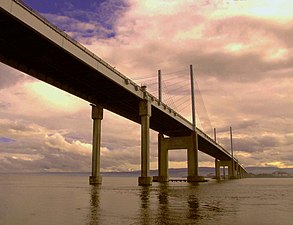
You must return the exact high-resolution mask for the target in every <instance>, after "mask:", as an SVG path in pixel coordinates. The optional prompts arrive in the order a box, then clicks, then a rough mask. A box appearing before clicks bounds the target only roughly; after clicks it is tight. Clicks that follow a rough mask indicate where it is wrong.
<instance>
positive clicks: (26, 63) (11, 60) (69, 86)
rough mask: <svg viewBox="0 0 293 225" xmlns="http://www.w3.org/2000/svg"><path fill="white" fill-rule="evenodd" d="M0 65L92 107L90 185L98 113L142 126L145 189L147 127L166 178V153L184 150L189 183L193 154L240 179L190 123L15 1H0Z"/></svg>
mask: <svg viewBox="0 0 293 225" xmlns="http://www.w3.org/2000/svg"><path fill="white" fill-rule="evenodd" d="M0 7H1V8H0V27H1V33H0V61H1V62H2V63H4V64H6V65H9V66H11V67H13V68H15V69H18V70H20V71H22V72H24V73H26V74H28V75H30V76H33V77H35V78H37V79H39V80H42V81H44V82H46V83H49V84H51V85H53V86H55V87H57V88H60V89H62V90H65V91H67V92H69V93H71V94H73V95H75V96H78V97H80V98H82V99H84V100H86V101H88V102H90V103H91V105H92V119H93V123H94V125H93V127H94V129H93V152H92V176H91V177H90V183H91V184H95V183H101V177H100V143H101V121H102V119H103V109H106V110H109V111H111V112H113V113H116V114H118V115H120V116H123V117H125V118H127V119H129V120H131V121H134V122H136V123H139V124H141V176H140V177H139V185H150V184H151V183H152V177H150V175H149V165H150V161H149V160H150V156H149V129H153V130H155V131H157V132H158V133H159V134H158V158H159V168H158V169H159V172H158V173H159V174H158V176H156V177H154V180H156V181H160V182H166V181H167V180H168V150H171V149H187V161H188V179H187V180H188V181H189V182H198V181H202V180H203V177H201V176H199V174H198V156H197V155H198V152H197V151H198V150H200V151H202V152H204V153H206V154H208V155H210V156H212V157H214V158H215V168H216V176H217V177H219V176H220V167H221V166H223V167H225V166H227V167H228V168H229V177H231V178H232V177H244V176H245V175H246V174H247V171H246V170H245V168H244V166H243V165H241V164H240V163H238V161H237V160H236V159H234V158H233V157H232V155H231V154H230V153H229V152H228V151H226V150H225V149H224V148H223V147H222V146H220V145H219V144H217V143H216V142H215V141H214V140H212V139H211V138H210V137H209V136H207V135H206V134H205V133H204V132H202V131H201V130H199V129H198V128H196V129H194V128H193V124H192V123H190V122H189V121H188V120H186V119H185V118H183V117H182V116H181V115H180V114H179V113H177V112H176V111H174V110H173V109H172V108H170V107H169V106H168V105H166V104H164V103H163V102H161V101H160V100H159V99H158V98H156V97H155V96H153V95H151V94H150V93H148V92H147V90H146V89H145V88H144V87H142V86H139V85H137V84H136V83H135V82H133V81H132V80H130V79H129V78H128V77H126V76H124V75H123V74H121V73H120V72H119V71H117V70H116V69H115V68H114V67H112V66H110V65H109V64H108V63H106V62H105V61H103V60H102V59H101V58H99V57H98V56H96V55H95V54H93V53H92V52H90V51H89V50H87V49H86V48H85V47H84V46H82V45H81V44H79V43H78V42H76V41H75V40H73V39H72V38H71V37H69V36H68V35H67V34H66V33H64V32H63V31H61V30H59V29H58V28H57V27H56V26H54V25H52V24H50V23H49V22H48V21H47V20H46V19H44V18H43V17H42V16H40V15H39V14H38V13H36V12H34V11H33V10H32V9H30V8H29V7H27V6H25V5H24V4H23V3H22V2H21V1H18V0H1V1H0Z"/></svg>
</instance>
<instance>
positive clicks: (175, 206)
mask: <svg viewBox="0 0 293 225" xmlns="http://www.w3.org/2000/svg"><path fill="white" fill-rule="evenodd" d="M195 193H196V186H192V185H189V186H184V187H178V186H177V187H176V186H175V187H174V186H172V185H169V184H168V183H161V184H158V186H157V187H142V188H141V190H140V215H139V218H140V219H139V222H140V224H143V225H145V224H186V223H195V222H196V221H197V219H198V218H200V216H199V210H198V208H199V202H198V199H197V195H196V194H195ZM153 197H155V198H153Z"/></svg>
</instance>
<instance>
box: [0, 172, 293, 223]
mask: <svg viewBox="0 0 293 225" xmlns="http://www.w3.org/2000/svg"><path fill="white" fill-rule="evenodd" d="M86 181H87V177H83V176H72V175H71V176H67V175H26V176H24V175H1V174H0V190H1V191H0V202H1V204H0V224H1V225H2V224H3V225H22V224H29V225H40V224H42V225H52V224H54V225H64V224H70V225H108V224H118V225H119V224H123V225H127V224H131V225H132V224H133V225H137V224H141V225H149V224H150V225H152V224H158V225H159V224H160V225H161V224H180V225H181V224H195V225H206V224H208V225H219V224H237V225H247V224H252V225H258V224H266V225H276V224H277V225H278V224H280V225H283V224H286V225H289V224H290V225H291V224H292V225H293V222H292V211H293V179H290V178H282V179H269V178H266V179H241V180H225V181H220V182H217V181H214V180H210V181H209V182H207V183H201V184H199V185H189V184H187V183H166V184H159V183H154V184H153V185H152V186H150V187H139V186H137V179H136V178H132V177H129V178H127V177H126V178H116V177H115V178H114V177H113V178H105V179H104V180H103V184H102V185H100V186H89V185H88V184H87V183H86ZM44 193H45V194H44Z"/></svg>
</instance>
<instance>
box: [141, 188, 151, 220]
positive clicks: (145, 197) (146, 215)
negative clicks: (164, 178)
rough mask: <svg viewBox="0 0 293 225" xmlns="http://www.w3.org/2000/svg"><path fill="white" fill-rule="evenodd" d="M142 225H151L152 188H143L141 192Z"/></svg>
mask: <svg viewBox="0 0 293 225" xmlns="http://www.w3.org/2000/svg"><path fill="white" fill-rule="evenodd" d="M139 197H140V201H141V206H140V216H139V217H140V224H142V225H147V224H150V214H151V212H150V187H148V186H145V187H141V192H140V195H139Z"/></svg>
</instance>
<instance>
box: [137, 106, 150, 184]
mask: <svg viewBox="0 0 293 225" xmlns="http://www.w3.org/2000/svg"><path fill="white" fill-rule="evenodd" d="M139 115H140V117H141V176H140V177H139V178H138V184H139V185H140V186H146V185H151V184H152V177H150V175H149V174H150V117H151V103H150V102H149V101H148V100H142V101H141V102H140V104H139Z"/></svg>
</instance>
